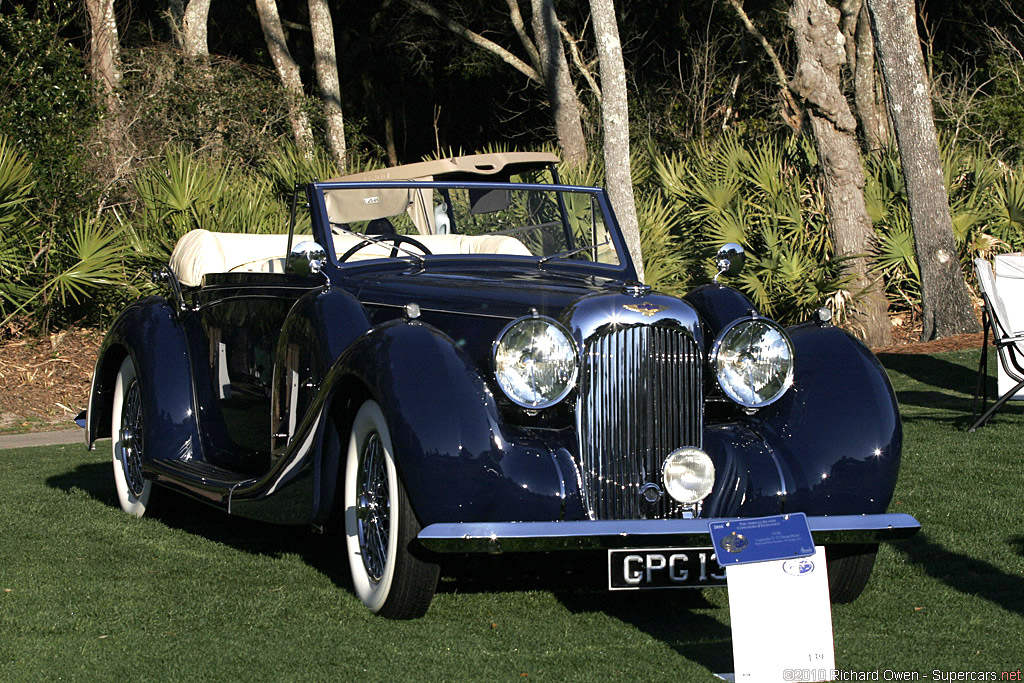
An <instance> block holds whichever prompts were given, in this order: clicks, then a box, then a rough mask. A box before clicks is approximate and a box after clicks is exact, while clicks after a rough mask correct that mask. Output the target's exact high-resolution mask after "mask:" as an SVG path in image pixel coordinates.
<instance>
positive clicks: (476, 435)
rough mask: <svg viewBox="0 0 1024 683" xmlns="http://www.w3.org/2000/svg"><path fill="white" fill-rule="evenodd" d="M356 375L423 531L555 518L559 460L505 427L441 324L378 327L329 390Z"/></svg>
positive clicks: (344, 359)
mask: <svg viewBox="0 0 1024 683" xmlns="http://www.w3.org/2000/svg"><path fill="white" fill-rule="evenodd" d="M353 378H356V379H357V380H358V383H359V384H361V385H363V386H364V387H365V389H366V391H367V392H368V393H369V395H370V397H372V398H373V399H374V400H376V401H377V402H378V403H379V404H380V405H381V408H382V410H383V412H384V415H385V418H386V419H387V421H388V428H389V429H390V431H391V439H392V443H393V446H394V449H395V459H396V463H397V467H398V469H399V474H400V476H401V478H402V480H403V482H404V483H405V486H406V490H407V492H408V494H409V498H410V502H411V503H412V506H413V509H414V510H415V511H416V513H417V516H418V517H419V518H420V521H421V522H422V523H423V524H424V525H426V524H433V523H436V522H455V521H485V520H486V521H493V520H504V521H512V520H545V519H546V520H554V519H559V517H560V515H561V514H562V503H563V498H564V486H563V483H562V479H561V475H560V473H559V469H558V467H557V465H556V464H555V456H554V455H552V453H551V451H550V450H548V449H546V448H544V447H543V445H542V444H539V443H535V442H533V443H532V442H531V441H530V440H528V439H525V438H517V437H516V435H515V430H508V429H506V428H505V427H504V426H503V425H502V420H501V417H500V415H499V411H498V406H497V403H496V401H495V399H494V396H493V395H492V393H491V391H490V389H489V388H488V386H487V384H486V382H485V381H484V379H483V377H482V375H481V373H480V371H479V370H478V369H477V367H476V366H475V364H474V363H473V361H472V360H471V359H470V358H469V357H468V356H467V355H466V354H465V353H464V352H462V351H461V350H460V349H459V347H458V344H457V343H455V342H454V341H453V340H452V339H451V338H449V337H448V336H446V335H445V334H444V333H442V332H441V331H439V330H438V329H437V328H434V327H432V326H430V325H426V324H424V323H420V322H416V321H411V322H410V321H406V320H396V321H392V322H389V323H386V324H384V325H382V326H380V327H378V328H375V329H374V330H373V331H371V332H370V333H369V334H367V335H366V336H364V337H362V338H360V339H359V340H357V342H356V343H354V344H353V345H352V346H351V347H350V348H349V349H348V350H346V351H345V353H343V354H342V356H341V357H340V358H339V359H338V361H337V363H336V364H335V366H334V367H333V368H332V369H331V371H330V373H329V374H328V378H327V381H326V384H328V385H331V386H333V385H338V386H346V387H351V386H352V381H351V380H352V379H353ZM338 398H340V397H336V399H335V401H336V402H337V400H338ZM357 408H358V406H356V405H353V406H352V409H353V410H355V409H357ZM342 438H343V439H347V435H342ZM342 450H344V449H342ZM341 457H344V453H341Z"/></svg>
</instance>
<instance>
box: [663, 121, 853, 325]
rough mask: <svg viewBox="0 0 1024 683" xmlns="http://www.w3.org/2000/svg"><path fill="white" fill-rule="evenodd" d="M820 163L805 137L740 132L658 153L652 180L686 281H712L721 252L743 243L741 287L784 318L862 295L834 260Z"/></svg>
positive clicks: (795, 317)
mask: <svg viewBox="0 0 1024 683" xmlns="http://www.w3.org/2000/svg"><path fill="white" fill-rule="evenodd" d="M816 164H817V157H816V154H815V152H814V148H813V146H812V144H811V143H810V142H809V141H808V140H807V139H805V138H798V137H793V136H789V137H765V136H759V137H757V138H756V139H752V140H745V139H744V138H743V136H742V135H741V134H740V133H736V132H729V133H726V134H724V135H722V136H721V137H718V138H715V139H713V140H699V141H695V142H692V143H690V144H689V145H688V146H687V147H686V148H685V149H684V151H682V152H680V153H674V154H672V155H669V156H657V157H656V158H655V160H654V164H653V170H654V178H655V181H656V182H657V183H658V185H659V187H660V191H661V192H662V193H663V195H664V196H665V197H666V198H668V199H669V200H670V203H671V207H672V210H673V211H674V213H675V215H676V216H677V220H676V226H677V227H676V237H677V239H678V240H679V241H680V243H681V244H682V245H683V249H684V250H685V251H686V252H687V253H688V254H689V255H690V256H689V258H688V259H686V260H687V263H688V266H689V268H688V273H687V274H688V276H689V278H690V279H691V280H693V281H697V282H700V281H708V280H710V279H711V278H712V277H713V275H714V265H713V263H714V260H713V255H714V253H715V252H716V251H717V250H718V249H719V248H720V247H721V246H722V245H723V244H725V243H728V242H736V243H738V244H740V245H742V246H743V247H744V248H745V250H746V251H747V261H748V264H749V265H748V267H747V268H745V269H744V272H743V273H741V274H740V275H739V276H738V278H737V282H735V283H734V284H735V285H736V286H737V287H738V288H739V289H740V290H741V291H743V292H744V293H745V294H747V295H748V296H749V297H750V298H751V300H752V301H753V302H754V303H755V304H756V305H757V306H758V308H760V310H761V311H762V312H764V313H766V314H768V315H771V316H773V317H775V318H777V319H779V320H780V321H782V322H785V323H792V322H797V321H799V320H804V319H806V318H807V316H808V315H809V314H810V312H811V311H813V310H814V309H815V308H817V307H819V306H821V305H823V304H824V303H826V302H827V301H829V300H832V301H833V302H842V301H845V300H846V299H848V298H849V296H850V295H852V294H855V293H851V292H849V291H848V290H847V289H846V287H847V279H846V278H844V277H843V276H842V274H841V272H840V271H841V268H840V266H841V264H840V263H839V262H838V261H837V260H835V259H833V258H832V246H831V241H830V240H829V237H828V231H827V223H826V216H825V209H824V201H823V199H822V195H821V192H820V188H819V187H818V181H817V176H816V171H815V167H816ZM839 312H840V313H841V311H839Z"/></svg>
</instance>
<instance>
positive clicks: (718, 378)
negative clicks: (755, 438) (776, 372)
mask: <svg viewBox="0 0 1024 683" xmlns="http://www.w3.org/2000/svg"><path fill="white" fill-rule="evenodd" d="M753 323H760V324H763V325H765V326H766V327H771V328H774V329H775V331H776V332H778V333H779V335H780V336H781V337H782V339H783V340H784V341H785V342H786V347H787V348H788V349H789V359H790V362H789V370H788V372H787V373H786V378H785V380H783V383H782V388H781V389H780V390H779V391H778V392H777V393H776V394H775V395H774V396H773V397H771V398H770V399H768V400H766V401H760V402H748V401H744V400H742V398H741V397H739V396H736V395H734V392H732V391H730V390H729V388H728V387H726V385H725V384H724V383H723V382H722V374H721V372H719V369H718V353H719V351H720V350H721V348H722V344H723V343H724V341H725V338H726V337H727V336H728V334H729V333H730V332H732V331H733V330H734V329H736V328H737V327H739V326H740V325H749V324H753ZM795 356H796V353H795V349H794V347H793V340H792V339H790V337H789V333H787V332H786V329H785V328H784V327H783V326H782V325H780V324H779V323H777V322H775V321H774V320H772V319H771V318H766V317H764V316H762V315H758V314H752V315H750V316H747V317H740V318H737V319H736V320H733V321H732V322H730V323H729V324H728V325H726V326H725V327H723V328H722V329H721V330H720V331H719V332H718V334H717V335H716V336H715V341H714V342H713V343H712V344H711V352H710V353H709V354H708V362H709V365H710V369H711V370H712V371H713V373H714V377H715V382H716V383H717V384H718V387H719V388H720V389H721V390H722V392H723V393H725V395H726V396H727V397H728V398H729V400H731V401H733V402H735V403H736V404H738V405H741V406H743V407H744V408H749V409H758V408H765V407H767V406H770V405H772V404H773V403H775V402H776V401H778V400H779V399H781V398H782V397H783V396H785V395H786V394H787V393H789V390H790V389H791V388H792V386H793V378H794V374H795V367H796V362H795Z"/></svg>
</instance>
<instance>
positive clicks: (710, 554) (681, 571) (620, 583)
mask: <svg viewBox="0 0 1024 683" xmlns="http://www.w3.org/2000/svg"><path fill="white" fill-rule="evenodd" d="M724 585H725V570H724V569H722V568H721V567H720V566H718V562H717V561H716V560H715V551H714V550H713V549H712V548H654V549H652V548H643V549H624V550H609V551H608V590H613V591H621V590H641V589H644V588H704V587H706V586H724Z"/></svg>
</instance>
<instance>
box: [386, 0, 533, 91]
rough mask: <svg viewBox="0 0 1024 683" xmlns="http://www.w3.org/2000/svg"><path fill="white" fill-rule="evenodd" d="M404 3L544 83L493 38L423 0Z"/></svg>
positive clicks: (531, 68)
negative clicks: (488, 37)
mask: <svg viewBox="0 0 1024 683" xmlns="http://www.w3.org/2000/svg"><path fill="white" fill-rule="evenodd" d="M405 4H407V5H409V7H411V8H413V9H414V10H416V11H417V12H420V13H422V14H426V15H427V16H428V17H431V18H433V19H435V20H437V21H438V22H439V23H441V24H443V25H444V26H445V27H446V28H447V29H448V30H449V31H451V32H452V33H454V34H455V35H457V36H459V37H460V38H462V39H464V40H466V41H467V42H469V43H472V44H473V45H476V46H477V47H479V48H481V49H484V50H487V51H488V52H490V53H491V54H493V55H495V56H497V57H498V58H499V59H500V60H501V61H503V62H505V63H506V64H508V65H509V66H511V67H512V68H513V69H515V70H516V71H518V72H519V73H521V74H523V75H524V76H526V77H527V78H529V79H530V80H531V81H533V82H535V83H537V84H538V85H543V84H544V81H543V79H542V78H541V77H540V74H539V73H537V70H536V69H534V68H533V67H532V66H530V65H529V64H527V63H526V62H524V61H523V60H521V59H519V57H516V56H515V55H514V54H512V53H511V52H509V51H508V50H506V49H505V48H503V47H502V46H501V45H498V44H497V43H495V42H494V41H493V40H488V39H487V38H485V37H483V36H482V35H480V34H479V33H477V32H475V31H472V30H470V29H469V28H467V27H466V26H463V25H462V24H460V23H459V22H457V21H455V20H454V19H451V18H450V17H447V16H445V15H444V14H442V13H441V12H440V11H439V10H437V9H436V8H435V7H434V6H433V5H431V4H429V3H427V2H424V0H405Z"/></svg>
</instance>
